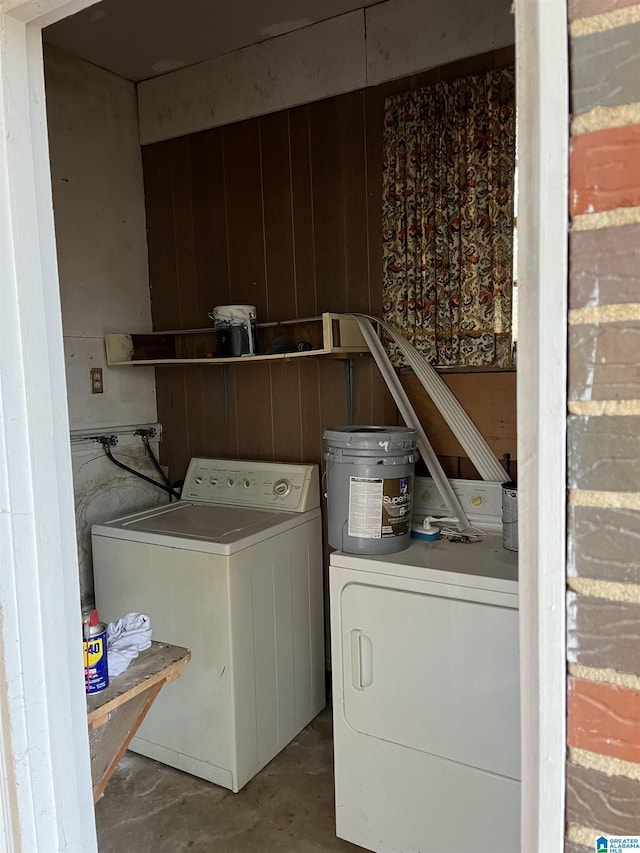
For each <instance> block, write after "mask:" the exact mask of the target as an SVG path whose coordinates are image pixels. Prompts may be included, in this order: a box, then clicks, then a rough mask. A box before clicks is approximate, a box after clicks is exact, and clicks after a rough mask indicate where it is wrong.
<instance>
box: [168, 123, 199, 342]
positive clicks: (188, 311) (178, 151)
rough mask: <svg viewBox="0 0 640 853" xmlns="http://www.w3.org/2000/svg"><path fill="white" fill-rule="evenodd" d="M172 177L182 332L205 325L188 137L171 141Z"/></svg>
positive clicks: (179, 326) (177, 285)
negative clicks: (200, 313) (200, 314)
mask: <svg viewBox="0 0 640 853" xmlns="http://www.w3.org/2000/svg"><path fill="white" fill-rule="evenodd" d="M171 178H172V185H173V216H174V227H175V245H176V276H177V279H176V288H177V290H178V303H179V311H180V314H179V325H178V326H177V328H180V329H194V328H198V327H199V326H203V325H204V323H203V322H202V320H201V319H200V318H199V317H198V292H197V289H196V269H195V251H194V244H193V212H192V207H191V176H190V168H189V143H188V139H187V138H186V137H182V138H181V139H172V140H171Z"/></svg>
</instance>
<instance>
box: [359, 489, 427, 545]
mask: <svg viewBox="0 0 640 853" xmlns="http://www.w3.org/2000/svg"><path fill="white" fill-rule="evenodd" d="M412 481H413V477H392V478H385V479H383V478H382V477H380V478H370V477H349V525H348V534H349V536H353V537H356V538H359V539H388V538H390V537H392V536H404V535H405V534H407V533H408V532H409V528H410V524H411V500H412V495H413V489H412Z"/></svg>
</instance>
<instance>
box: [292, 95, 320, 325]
mask: <svg viewBox="0 0 640 853" xmlns="http://www.w3.org/2000/svg"><path fill="white" fill-rule="evenodd" d="M288 117H289V145H290V152H291V206H292V211H293V250H294V263H295V287H296V314H295V316H296V317H315V316H316V315H317V314H318V303H317V297H316V272H315V254H314V239H313V199H312V194H311V148H310V144H311V141H310V136H309V108H308V107H306V106H304V107H297V108H296V109H293V110H289V116H288Z"/></svg>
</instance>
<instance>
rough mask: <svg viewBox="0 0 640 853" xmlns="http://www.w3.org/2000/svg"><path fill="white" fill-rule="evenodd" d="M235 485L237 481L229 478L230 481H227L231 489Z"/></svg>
mask: <svg viewBox="0 0 640 853" xmlns="http://www.w3.org/2000/svg"><path fill="white" fill-rule="evenodd" d="M234 483H235V480H234V479H233V477H229V479H228V480H227V486H229V487H231V486H233V484H234Z"/></svg>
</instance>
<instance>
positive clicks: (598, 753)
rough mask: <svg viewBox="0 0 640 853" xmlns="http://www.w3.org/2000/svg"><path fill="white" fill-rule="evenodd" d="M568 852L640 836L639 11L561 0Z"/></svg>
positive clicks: (591, 0) (628, 5) (624, 3)
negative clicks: (566, 79) (566, 112)
mask: <svg viewBox="0 0 640 853" xmlns="http://www.w3.org/2000/svg"><path fill="white" fill-rule="evenodd" d="M568 11H569V21H570V29H569V34H570V56H571V114H572V122H571V160H570V179H569V180H570V209H571V234H570V259H569V272H570V297H569V300H570V302H569V304H570V311H569V418H568V440H569V519H568V537H569V543H568V546H569V550H568V573H569V578H568V586H569V590H568V602H567V606H568V636H567V647H568V651H567V656H568V668H569V678H568V730H567V740H568V762H567V793H566V817H567V842H566V851H567V853H586V851H588V850H590V851H593V850H594V844H595V840H596V838H597V837H598V836H599V835H603V834H604V835H638V834H640V4H638V3H637V2H635V3H634V2H629V0H617V2H616V0H568Z"/></svg>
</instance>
